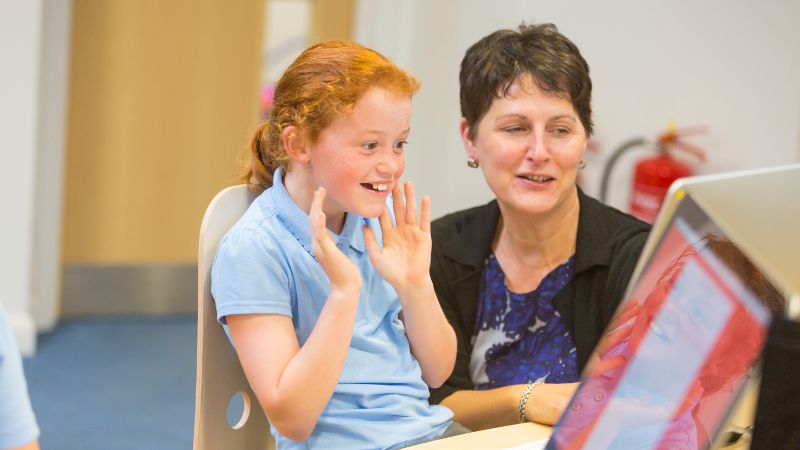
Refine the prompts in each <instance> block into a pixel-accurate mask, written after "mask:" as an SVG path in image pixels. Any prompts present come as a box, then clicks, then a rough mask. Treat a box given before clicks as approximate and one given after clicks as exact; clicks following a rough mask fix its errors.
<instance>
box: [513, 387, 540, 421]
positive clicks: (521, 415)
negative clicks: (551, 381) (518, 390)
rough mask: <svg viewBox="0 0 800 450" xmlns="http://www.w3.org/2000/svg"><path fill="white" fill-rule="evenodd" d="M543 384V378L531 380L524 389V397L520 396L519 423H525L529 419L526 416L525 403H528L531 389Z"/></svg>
mask: <svg viewBox="0 0 800 450" xmlns="http://www.w3.org/2000/svg"><path fill="white" fill-rule="evenodd" d="M540 384H542V381H541V380H538V381H531V382H530V383H528V385H527V386H525V390H524V391H522V397H520V398H519V423H525V422H527V421H528V419H526V418H525V405H527V404H528V396H529V395H530V394H531V391H532V390H533V388H535V387H536V386H538V385H540Z"/></svg>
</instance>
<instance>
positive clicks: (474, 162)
mask: <svg viewBox="0 0 800 450" xmlns="http://www.w3.org/2000/svg"><path fill="white" fill-rule="evenodd" d="M467 165H468V166H469V167H472V168H473V169H477V168H478V166H480V163H478V161H477V160H475V159H473V158H469V159H468V160H467Z"/></svg>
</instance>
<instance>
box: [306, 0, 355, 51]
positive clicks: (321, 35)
mask: <svg viewBox="0 0 800 450" xmlns="http://www.w3.org/2000/svg"><path fill="white" fill-rule="evenodd" d="M354 20H355V1H354V0H314V2H313V7H312V10H311V33H310V36H309V42H310V43H314V42H318V41H323V40H328V39H352V38H353V21H354Z"/></svg>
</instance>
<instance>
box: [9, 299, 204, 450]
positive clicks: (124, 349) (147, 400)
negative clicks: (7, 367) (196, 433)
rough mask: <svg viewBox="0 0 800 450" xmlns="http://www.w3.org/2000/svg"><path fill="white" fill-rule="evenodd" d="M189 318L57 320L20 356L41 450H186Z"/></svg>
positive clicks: (192, 324)
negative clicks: (31, 352) (28, 354)
mask: <svg viewBox="0 0 800 450" xmlns="http://www.w3.org/2000/svg"><path fill="white" fill-rule="evenodd" d="M196 336H197V330H196V316H194V315H191V316H168V317H136V318H100V319H86V320H75V321H67V322H63V323H61V324H60V325H59V326H58V327H57V328H56V329H55V330H54V331H53V332H51V333H47V334H44V335H41V336H40V337H39V342H38V348H37V353H36V356H34V357H33V358H27V359H25V360H24V366H25V374H26V377H27V379H28V389H29V392H30V396H31V402H32V403H33V409H34V411H35V413H36V417H37V420H38V422H39V427H40V428H41V430H42V435H41V438H40V444H41V446H42V449H43V450H61V449H64V450H73V449H74V450H95V449H96V450H108V449H113V450H127V449H137V450H139V449H146V450H150V449H166V450H169V449H190V448H191V447H192V433H193V425H194V383H195V352H196V347H195V345H196Z"/></svg>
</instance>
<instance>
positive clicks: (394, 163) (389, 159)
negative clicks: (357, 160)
mask: <svg viewBox="0 0 800 450" xmlns="http://www.w3.org/2000/svg"><path fill="white" fill-rule="evenodd" d="M402 159H403V156H402V155H397V154H395V153H394V152H390V154H389V155H386V154H382V155H381V157H380V161H378V164H377V165H376V166H375V168H376V170H377V171H378V173H380V174H381V175H388V176H394V175H395V174H397V171H398V170H399V169H400V167H402V165H403V164H402Z"/></svg>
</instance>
